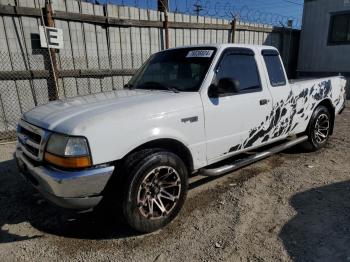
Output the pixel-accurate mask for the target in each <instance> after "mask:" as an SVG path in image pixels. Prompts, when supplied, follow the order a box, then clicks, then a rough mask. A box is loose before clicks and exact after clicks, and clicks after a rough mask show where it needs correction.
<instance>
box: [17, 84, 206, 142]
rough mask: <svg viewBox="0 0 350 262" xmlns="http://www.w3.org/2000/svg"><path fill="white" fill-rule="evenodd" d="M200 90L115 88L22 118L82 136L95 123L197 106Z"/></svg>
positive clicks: (52, 105)
mask: <svg viewBox="0 0 350 262" xmlns="http://www.w3.org/2000/svg"><path fill="white" fill-rule="evenodd" d="M200 105H201V104H200V95H199V93H195V92H191V93H186V92H181V93H173V92H168V91H154V90H118V91H111V92H106V93H98V94H92V95H87V96H83V97H76V98H70V99H66V100H58V101H54V102H50V103H48V104H46V105H42V106H39V107H36V108H34V109H32V110H31V111H29V112H27V113H25V114H24V115H23V116H22V118H23V119H24V120H25V121H27V122H29V123H31V124H33V125H36V126H38V127H41V128H44V129H46V130H51V131H55V132H59V133H63V134H69V135H83V134H84V130H85V129H87V128H88V127H89V126H91V125H96V124H97V123H98V122H100V123H102V124H103V123H106V122H105V121H113V122H115V121H117V120H118V119H125V118H128V119H134V120H135V119H137V118H139V119H142V120H145V119H148V118H157V117H160V116H162V117H164V115H166V114H168V113H171V112H175V111H181V110H183V109H185V108H189V107H198V106H200Z"/></svg>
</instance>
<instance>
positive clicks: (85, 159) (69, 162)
mask: <svg viewBox="0 0 350 262" xmlns="http://www.w3.org/2000/svg"><path fill="white" fill-rule="evenodd" d="M44 159H45V160H46V161H47V162H49V163H51V164H53V165H56V166H59V167H64V168H84V167H89V166H91V157H90V152H89V147H88V144H87V141H86V138H84V137H70V136H65V135H60V134H52V135H51V136H50V139H49V142H48V144H47V147H46V152H45V157H44Z"/></svg>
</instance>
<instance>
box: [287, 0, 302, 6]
mask: <svg viewBox="0 0 350 262" xmlns="http://www.w3.org/2000/svg"><path fill="white" fill-rule="evenodd" d="M282 1H283V2H286V3H290V4H294V5H301V6H303V5H304V4H302V3H297V2H293V1H289V0H282Z"/></svg>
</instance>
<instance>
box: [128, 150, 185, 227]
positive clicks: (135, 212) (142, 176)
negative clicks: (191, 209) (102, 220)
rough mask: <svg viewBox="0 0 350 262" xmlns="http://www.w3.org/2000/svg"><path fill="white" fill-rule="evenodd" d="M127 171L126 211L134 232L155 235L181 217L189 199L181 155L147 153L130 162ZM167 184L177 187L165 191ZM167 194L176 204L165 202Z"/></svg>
mask: <svg viewBox="0 0 350 262" xmlns="http://www.w3.org/2000/svg"><path fill="white" fill-rule="evenodd" d="M124 171H125V172H126V173H127V177H126V180H125V184H124V186H125V190H123V191H124V192H123V200H122V210H123V214H124V217H125V220H126V222H127V223H128V224H129V225H130V226H131V227H132V228H133V229H135V230H137V231H139V232H144V233H148V232H153V231H156V230H158V229H160V228H162V227H164V226H165V225H167V224H168V223H170V222H171V221H172V220H173V219H174V218H175V217H176V216H177V215H178V213H179V212H180V210H181V208H182V206H183V204H184V202H185V199H186V195H187V189H188V171H187V168H186V166H185V164H184V162H183V161H182V160H181V159H180V158H179V157H178V156H177V155H175V154H173V153H171V152H167V151H164V150H146V151H145V150H143V151H140V152H137V153H134V154H133V155H131V156H129V157H128V158H127V159H126V161H125V168H124ZM163 178H164V180H162V179H163ZM165 179H168V181H166V180H165ZM167 183H168V186H169V183H171V184H172V183H173V184H174V185H173V186H172V185H170V188H167V189H165V188H163V187H162V185H163V186H165V187H167V186H166V184H167ZM175 184H176V185H175ZM164 190H165V191H166V192H164ZM168 190H169V191H171V193H169V192H168ZM166 193H168V194H170V195H171V197H169V198H172V200H170V199H166V198H164V197H165V194H166ZM151 207H152V208H151Z"/></svg>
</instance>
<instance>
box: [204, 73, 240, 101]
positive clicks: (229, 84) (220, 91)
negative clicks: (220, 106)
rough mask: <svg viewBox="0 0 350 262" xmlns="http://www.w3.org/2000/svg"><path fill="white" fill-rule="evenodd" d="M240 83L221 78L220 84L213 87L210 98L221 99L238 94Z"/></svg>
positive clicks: (231, 79)
mask: <svg viewBox="0 0 350 262" xmlns="http://www.w3.org/2000/svg"><path fill="white" fill-rule="evenodd" d="M238 91H239V81H238V80H236V79H233V78H229V77H225V78H221V79H220V80H219V81H218V83H217V84H216V85H215V84H213V85H211V87H210V96H211V97H220V96H227V95H232V94H235V93H238Z"/></svg>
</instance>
